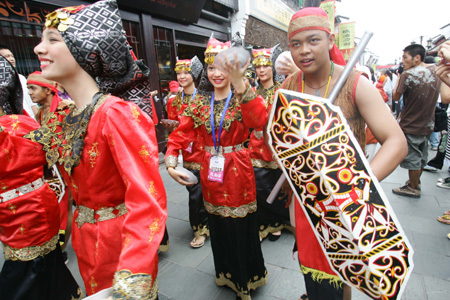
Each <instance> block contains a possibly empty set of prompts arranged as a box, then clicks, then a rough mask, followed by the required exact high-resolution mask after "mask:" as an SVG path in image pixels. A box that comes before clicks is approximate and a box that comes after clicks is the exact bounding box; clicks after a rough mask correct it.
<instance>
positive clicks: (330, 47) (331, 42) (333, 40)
mask: <svg viewBox="0 0 450 300" xmlns="http://www.w3.org/2000/svg"><path fill="white" fill-rule="evenodd" d="M335 40H336V36H335V35H334V33H332V34H330V36H329V38H328V41H329V42H330V44H329V45H328V48H329V49H328V50H331V49H332V48H333V44H334V42H335Z"/></svg>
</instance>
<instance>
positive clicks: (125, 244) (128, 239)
mask: <svg viewBox="0 0 450 300" xmlns="http://www.w3.org/2000/svg"><path fill="white" fill-rule="evenodd" d="M130 242H131V239H130V233H128V232H127V234H126V237H125V242H124V243H123V249H122V251H123V250H125V249H126V248H127V247H128V245H129V244H130Z"/></svg>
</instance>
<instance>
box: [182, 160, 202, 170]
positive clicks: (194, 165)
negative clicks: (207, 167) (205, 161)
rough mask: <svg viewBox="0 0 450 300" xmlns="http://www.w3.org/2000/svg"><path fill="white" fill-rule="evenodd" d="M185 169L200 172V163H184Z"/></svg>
mask: <svg viewBox="0 0 450 300" xmlns="http://www.w3.org/2000/svg"><path fill="white" fill-rule="evenodd" d="M183 167H185V168H186V169H189V170H200V163H196V162H190V161H183Z"/></svg>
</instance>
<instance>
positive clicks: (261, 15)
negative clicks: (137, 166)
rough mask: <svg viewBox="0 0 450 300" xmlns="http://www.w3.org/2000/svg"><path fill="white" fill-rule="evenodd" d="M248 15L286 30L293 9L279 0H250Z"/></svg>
mask: <svg viewBox="0 0 450 300" xmlns="http://www.w3.org/2000/svg"><path fill="white" fill-rule="evenodd" d="M250 7H251V10H250V15H251V16H253V17H255V18H257V19H259V20H261V21H263V22H265V23H267V24H269V25H272V26H274V27H276V28H279V29H281V30H283V31H285V32H287V30H288V27H289V22H290V21H291V18H292V15H293V14H294V13H295V11H294V10H293V9H292V8H290V7H289V6H287V5H286V4H284V3H283V2H282V1H281V0H250Z"/></svg>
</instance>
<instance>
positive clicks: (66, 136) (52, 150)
mask: <svg viewBox="0 0 450 300" xmlns="http://www.w3.org/2000/svg"><path fill="white" fill-rule="evenodd" d="M107 97H108V95H103V94H100V93H97V94H96V95H95V96H94V99H93V102H95V105H94V106H92V105H88V106H87V107H86V108H85V109H84V110H83V111H82V112H81V113H80V114H79V115H75V114H74V109H75V106H74V105H73V104H71V105H69V106H68V107H69V109H70V112H69V113H68V114H67V113H66V112H65V110H66V109H67V107H65V108H61V109H60V110H59V111H58V110H57V113H58V115H61V116H63V117H64V119H63V121H58V117H57V116H56V114H55V113H54V112H53V113H48V114H47V115H46V117H45V120H44V121H43V122H42V124H43V125H42V127H40V128H39V129H37V130H34V131H31V132H30V133H29V134H27V135H25V136H24V138H27V139H30V140H32V141H34V142H37V143H39V144H42V145H43V146H44V147H43V150H44V151H46V152H47V155H46V159H47V163H48V165H49V166H53V165H54V164H55V163H57V162H59V163H60V164H62V165H63V166H64V169H65V170H66V171H67V173H68V174H69V175H70V174H72V170H73V168H75V167H76V166H78V165H79V163H80V160H81V156H82V154H83V148H84V138H85V136H86V133H87V128H88V126H89V121H90V119H91V117H92V115H93V114H94V112H95V111H96V110H97V109H98V108H99V107H100V106H101V105H102V104H103V103H104V102H105V101H106V99H107ZM60 151H61V153H60Z"/></svg>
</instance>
